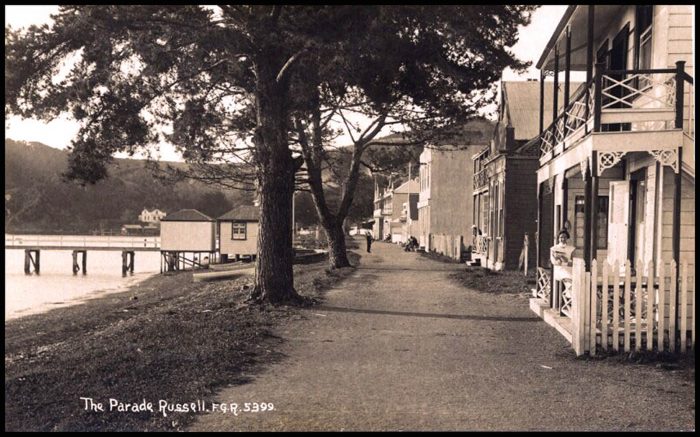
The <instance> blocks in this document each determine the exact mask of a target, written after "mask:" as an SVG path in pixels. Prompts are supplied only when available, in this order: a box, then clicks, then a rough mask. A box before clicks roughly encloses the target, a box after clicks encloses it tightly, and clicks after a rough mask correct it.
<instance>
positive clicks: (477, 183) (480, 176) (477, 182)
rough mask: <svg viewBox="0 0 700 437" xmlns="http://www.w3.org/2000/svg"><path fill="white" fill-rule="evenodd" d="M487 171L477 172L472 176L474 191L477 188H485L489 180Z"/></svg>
mask: <svg viewBox="0 0 700 437" xmlns="http://www.w3.org/2000/svg"><path fill="white" fill-rule="evenodd" d="M486 170H487V169H483V170H481V171H479V172H477V173H476V174H475V175H474V189H475V190H478V189H479V188H481V187H483V186H485V185H486V184H487V183H488V181H489V179H488V174H487V172H486Z"/></svg>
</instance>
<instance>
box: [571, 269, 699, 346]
mask: <svg viewBox="0 0 700 437" xmlns="http://www.w3.org/2000/svg"><path fill="white" fill-rule="evenodd" d="M645 267H646V269H645ZM694 267H695V266H694V265H693V264H690V265H689V264H688V263H687V262H683V263H682V264H681V267H680V271H679V270H678V269H677V267H676V263H675V262H674V261H671V262H670V263H663V262H662V263H659V264H658V267H657V269H655V265H654V263H653V262H649V263H648V264H647V265H646V266H645V265H644V264H643V263H641V262H638V263H637V265H636V268H635V270H634V272H633V271H632V266H631V264H630V262H629V261H627V262H626V263H625V264H624V265H623V266H620V265H619V264H618V263H617V262H616V263H615V264H614V265H612V266H611V265H610V264H609V263H607V262H602V263H598V262H597V261H596V260H593V261H592V262H591V271H590V272H586V271H585V266H584V263H583V260H582V259H580V258H574V264H573V275H572V308H571V319H572V328H573V332H572V343H573V345H572V346H573V347H574V350H575V351H576V354H577V355H582V354H584V353H586V352H588V353H590V355H595V354H596V352H597V351H598V350H604V351H607V350H613V351H620V350H623V351H625V352H629V351H631V350H635V351H642V350H647V351H654V350H655V351H670V352H680V353H688V352H691V351H694V350H695V274H694V271H695V270H694Z"/></svg>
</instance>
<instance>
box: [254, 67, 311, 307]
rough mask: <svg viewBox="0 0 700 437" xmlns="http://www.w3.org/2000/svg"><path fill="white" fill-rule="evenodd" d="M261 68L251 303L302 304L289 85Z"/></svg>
mask: <svg viewBox="0 0 700 437" xmlns="http://www.w3.org/2000/svg"><path fill="white" fill-rule="evenodd" d="M256 67H257V68H256V70H257V93H256V103H257V114H256V115H257V132H256V139H255V142H256V150H255V158H256V161H257V164H258V172H259V173H258V183H259V196H260V197H259V199H260V222H259V225H260V228H259V233H258V254H257V261H256V264H255V286H254V288H253V292H252V294H251V299H252V300H255V301H265V302H271V303H280V302H298V301H299V299H300V297H299V295H298V294H297V293H296V291H295V290H294V277H293V270H292V267H293V261H294V251H293V248H292V220H291V219H292V196H293V192H294V173H295V171H296V168H295V163H294V160H293V159H292V155H291V152H290V150H289V147H288V145H287V112H286V92H287V85H286V84H285V83H278V81H276V80H275V75H274V71H275V70H274V69H273V68H272V67H271V66H270V65H269V64H265V60H264V58H263V60H262V61H261V62H260V63H258V64H257V65H256Z"/></svg>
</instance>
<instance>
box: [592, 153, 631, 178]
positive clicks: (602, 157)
mask: <svg viewBox="0 0 700 437" xmlns="http://www.w3.org/2000/svg"><path fill="white" fill-rule="evenodd" d="M624 155H625V152H600V153H599V154H598V169H597V170H598V176H600V175H601V174H603V172H604V171H605V169H606V168H610V167H613V166H615V164H617V163H618V162H620V160H621V159H622V157H623V156H624Z"/></svg>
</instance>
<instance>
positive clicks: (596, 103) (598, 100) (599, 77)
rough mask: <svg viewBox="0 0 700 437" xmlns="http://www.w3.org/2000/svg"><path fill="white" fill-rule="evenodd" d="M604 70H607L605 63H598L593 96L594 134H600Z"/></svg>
mask: <svg viewBox="0 0 700 437" xmlns="http://www.w3.org/2000/svg"><path fill="white" fill-rule="evenodd" d="M603 68H605V63H604V62H596V64H595V87H594V95H593V132H600V123H601V105H602V102H603V90H602V86H603Z"/></svg>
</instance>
